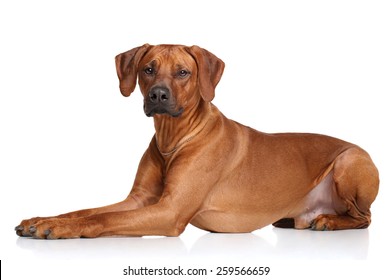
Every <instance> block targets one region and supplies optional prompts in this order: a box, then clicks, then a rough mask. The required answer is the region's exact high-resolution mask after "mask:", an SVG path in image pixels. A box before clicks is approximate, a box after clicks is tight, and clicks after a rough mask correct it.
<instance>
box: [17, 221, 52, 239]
mask: <svg viewBox="0 0 392 280" xmlns="http://www.w3.org/2000/svg"><path fill="white" fill-rule="evenodd" d="M44 219H48V218H41V217H35V218H31V219H26V220H23V221H22V222H21V223H20V224H19V225H17V226H16V227H15V232H16V234H17V235H18V236H21V237H31V236H32V234H31V233H30V227H31V226H32V225H34V224H36V223H37V222H38V221H40V220H44Z"/></svg>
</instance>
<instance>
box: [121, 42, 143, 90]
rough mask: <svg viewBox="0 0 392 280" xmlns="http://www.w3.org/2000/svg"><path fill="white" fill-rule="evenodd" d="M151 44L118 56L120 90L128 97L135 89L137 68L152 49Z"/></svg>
mask: <svg viewBox="0 0 392 280" xmlns="http://www.w3.org/2000/svg"><path fill="white" fill-rule="evenodd" d="M150 47H151V46H150V45H148V44H144V45H143V46H141V47H137V48H134V49H132V50H129V51H127V52H124V53H120V54H119V55H117V56H116V70H117V76H118V79H119V80H120V91H121V93H122V95H124V96H126V97H128V96H130V95H131V93H132V92H133V91H134V90H135V87H136V78H137V68H138V65H139V61H140V59H141V58H142V57H143V56H144V54H145V53H146V52H147V51H148V50H149V49H150Z"/></svg>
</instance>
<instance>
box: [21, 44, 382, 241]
mask: <svg viewBox="0 0 392 280" xmlns="http://www.w3.org/2000/svg"><path fill="white" fill-rule="evenodd" d="M116 67H117V74H118V77H119V79H120V90H121V93H122V94H123V95H124V96H129V95H130V94H131V92H133V91H134V89H135V86H136V79H137V77H138V78H139V85H140V89H141V92H142V94H143V96H144V111H145V113H146V115H147V116H152V117H153V118H154V124H155V129H156V134H155V135H154V137H153V138H152V140H151V143H150V145H149V147H148V149H147V151H146V152H145V154H144V156H143V158H142V159H141V161H140V165H139V168H138V172H137V175H136V179H135V182H134V185H133V188H132V191H131V193H130V194H129V196H128V197H127V198H126V199H125V200H124V201H122V202H119V203H116V204H113V205H109V206H105V207H101V208H95V209H88V210H80V211H76V212H71V213H68V214H64V215H60V216H57V217H50V218H33V219H30V220H24V221H22V223H21V224H20V225H19V226H17V227H16V233H17V234H18V235H19V236H33V237H36V238H48V239H56V238H73V237H98V236H107V235H125V236H140V235H166V236H178V235H179V234H181V233H182V232H183V231H184V229H185V227H186V225H187V224H188V223H191V224H193V225H195V226H197V227H199V228H202V229H205V230H208V231H212V232H251V231H253V230H256V229H259V228H261V227H264V226H266V225H268V224H271V223H273V224H274V225H275V226H278V227H295V228H298V229H304V228H311V229H314V230H338V229H353V228H366V227H367V226H368V225H369V224H370V205H371V203H372V202H373V201H374V199H375V198H376V195H377V192H378V185H379V179H378V171H377V169H376V167H375V165H374V164H373V162H372V160H371V158H370V157H369V155H368V154H367V153H366V152H365V151H364V150H362V149H361V148H359V147H358V146H355V145H353V144H350V143H347V142H344V141H341V140H338V139H335V138H331V137H328V136H323V135H316V134H297V133H295V134H294V133H283V134H266V133H262V132H258V131H256V130H254V129H251V128H249V127H246V126H243V125H241V124H239V123H236V122H234V121H232V120H229V119H227V118H226V117H225V116H224V115H223V114H222V113H221V112H220V111H219V110H218V109H217V108H216V107H215V106H214V105H212V104H211V103H210V102H211V100H212V99H213V98H214V90H215V87H216V85H217V84H218V82H219V80H220V78H221V75H222V73H223V69H224V63H223V62H222V61H221V60H220V59H219V58H217V57H216V56H214V55H213V54H211V53H210V52H208V51H206V50H204V49H202V48H199V47H197V46H193V47H185V46H178V45H159V46H150V45H147V44H146V45H143V46H141V47H138V48H134V49H132V50H130V51H127V52H125V53H122V54H120V55H118V56H117V57H116Z"/></svg>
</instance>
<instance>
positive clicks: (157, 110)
mask: <svg viewBox="0 0 392 280" xmlns="http://www.w3.org/2000/svg"><path fill="white" fill-rule="evenodd" d="M149 107H150V106H146V105H144V112H145V114H146V116H147V117H153V116H154V115H156V114H159V115H163V114H166V115H169V116H171V117H173V118H178V117H179V116H181V115H182V113H183V112H184V108H182V107H181V108H180V109H179V110H177V111H175V110H171V109H168V108H165V107H163V106H154V107H152V108H149Z"/></svg>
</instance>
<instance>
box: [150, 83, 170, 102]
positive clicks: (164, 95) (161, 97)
mask: <svg viewBox="0 0 392 280" xmlns="http://www.w3.org/2000/svg"><path fill="white" fill-rule="evenodd" d="M148 96H149V97H150V101H151V102H152V103H154V104H157V103H160V102H161V103H165V102H166V101H167V100H169V98H170V91H169V89H168V88H166V87H154V88H152V89H151V90H150V92H149V93H148Z"/></svg>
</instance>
